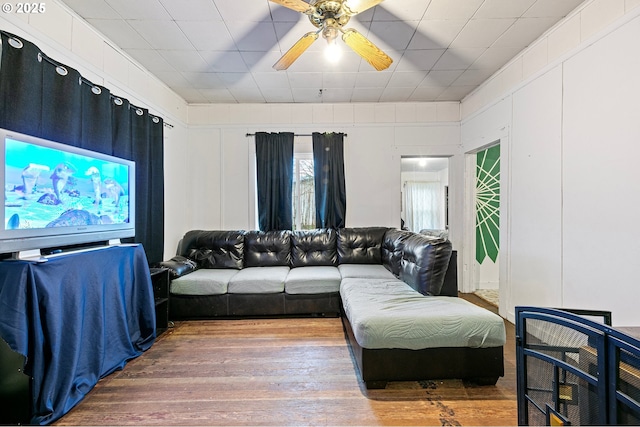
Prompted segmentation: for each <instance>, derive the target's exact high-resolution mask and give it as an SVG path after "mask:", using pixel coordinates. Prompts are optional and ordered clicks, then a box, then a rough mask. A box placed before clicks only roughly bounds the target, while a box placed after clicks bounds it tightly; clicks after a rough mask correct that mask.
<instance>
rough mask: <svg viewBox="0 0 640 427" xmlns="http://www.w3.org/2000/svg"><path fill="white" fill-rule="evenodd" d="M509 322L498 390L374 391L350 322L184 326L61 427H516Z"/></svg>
mask: <svg viewBox="0 0 640 427" xmlns="http://www.w3.org/2000/svg"><path fill="white" fill-rule="evenodd" d="M462 296H463V297H464V298H465V299H468V300H470V301H471V302H474V303H476V304H478V305H481V306H485V307H486V308H488V309H490V310H492V311H494V312H495V308H494V307H492V306H490V305H488V304H487V303H486V302H484V301H483V300H481V299H480V298H478V297H476V296H474V295H472V294H464V295H462ZM505 323H506V326H507V344H506V345H505V352H504V355H505V376H504V377H503V378H501V379H500V380H499V381H498V383H497V384H496V385H495V386H475V385H473V384H468V383H465V382H463V381H460V380H437V381H422V382H394V383H389V384H388V385H387V388H386V389H383V390H366V389H365V388H364V385H363V383H362V381H361V380H360V379H359V375H358V374H357V371H356V367H355V364H354V362H353V361H352V359H351V354H350V352H349V348H348V346H347V342H346V340H345V337H344V333H343V330H342V324H341V322H340V319H336V318H326V319H325V318H310V319H307V318H304V319H291V318H287V319H246V320H211V321H187V322H176V325H175V327H174V328H173V329H170V330H169V331H168V332H166V333H165V334H164V335H162V336H161V337H160V338H159V339H158V340H157V341H156V343H155V344H154V345H153V347H152V348H151V349H149V350H148V351H147V352H146V353H145V354H143V355H142V356H140V357H139V358H137V359H135V360H132V361H130V362H129V363H128V364H127V366H126V367H125V368H124V370H122V371H118V372H115V373H113V374H111V375H110V376H108V377H107V378H104V379H103V380H101V381H100V382H99V383H98V385H97V386H96V387H95V388H94V389H93V390H92V391H91V392H90V393H89V395H87V396H86V398H85V399H84V400H83V401H82V402H81V403H80V404H79V405H77V406H76V407H75V408H74V409H72V410H71V411H70V412H69V413H68V414H67V415H65V416H64V417H63V418H61V419H60V420H58V422H57V423H55V425H96V426H97V425H211V426H213V425H332V426H338V425H443V426H458V425H516V424H517V414H516V377H515V344H514V327H513V325H512V324H510V323H508V322H505Z"/></svg>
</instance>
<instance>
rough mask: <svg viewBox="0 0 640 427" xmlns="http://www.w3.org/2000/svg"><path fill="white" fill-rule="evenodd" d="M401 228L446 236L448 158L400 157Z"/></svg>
mask: <svg viewBox="0 0 640 427" xmlns="http://www.w3.org/2000/svg"><path fill="white" fill-rule="evenodd" d="M400 165H401V170H400V179H401V187H400V188H401V191H402V194H401V203H402V204H401V209H402V210H401V219H402V221H401V225H402V228H404V229H406V230H410V231H414V232H416V233H419V232H421V231H424V232H430V233H439V234H442V235H446V234H447V233H448V229H449V197H448V196H449V159H448V158H447V157H433V156H402V158H401V160H400Z"/></svg>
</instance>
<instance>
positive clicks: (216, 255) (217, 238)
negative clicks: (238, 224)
mask: <svg viewBox="0 0 640 427" xmlns="http://www.w3.org/2000/svg"><path fill="white" fill-rule="evenodd" d="M244 234H245V232H244V231H218V230H214V231H203V230H191V231H188V232H187V233H186V234H185V235H184V237H183V238H182V241H181V242H180V247H179V249H178V255H182V256H185V257H188V258H190V259H192V260H194V261H195V262H196V263H197V264H198V267H199V268H235V269H241V268H243V267H244Z"/></svg>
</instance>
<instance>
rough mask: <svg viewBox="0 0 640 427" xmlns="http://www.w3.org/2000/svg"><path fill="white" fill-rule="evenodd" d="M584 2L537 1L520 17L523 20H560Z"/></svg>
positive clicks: (568, 0)
mask: <svg viewBox="0 0 640 427" xmlns="http://www.w3.org/2000/svg"><path fill="white" fill-rule="evenodd" d="M583 1H584V0H538V1H536V2H535V3H534V4H533V6H531V7H530V8H529V9H527V11H526V12H525V13H524V14H523V15H522V16H523V17H525V18H546V17H556V18H561V17H564V16H566V15H567V14H568V13H569V12H571V11H572V10H573V9H575V8H576V7H578V6H579V5H580V4H582V2H583Z"/></svg>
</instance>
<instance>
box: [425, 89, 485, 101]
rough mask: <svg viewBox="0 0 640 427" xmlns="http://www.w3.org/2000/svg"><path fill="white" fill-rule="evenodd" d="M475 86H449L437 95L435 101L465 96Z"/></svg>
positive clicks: (452, 99) (455, 99)
mask: <svg viewBox="0 0 640 427" xmlns="http://www.w3.org/2000/svg"><path fill="white" fill-rule="evenodd" d="M475 88H476V86H449V87H448V88H446V89H445V90H444V91H443V92H442V93H441V94H440V95H438V97H437V98H436V99H435V100H436V101H457V100H459V99H462V98H464V97H465V96H467V95H468V94H469V93H470V92H471V91H472V90H473V89H475Z"/></svg>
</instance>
